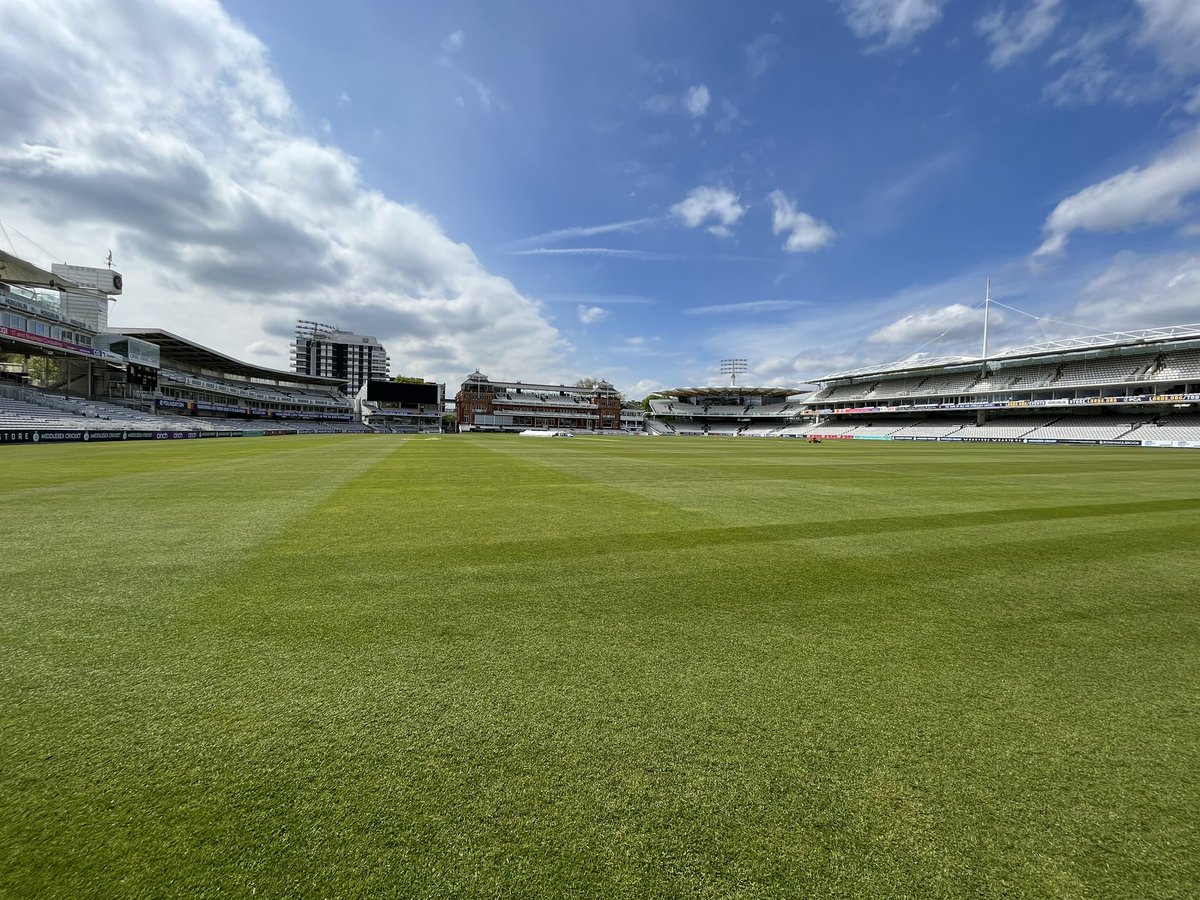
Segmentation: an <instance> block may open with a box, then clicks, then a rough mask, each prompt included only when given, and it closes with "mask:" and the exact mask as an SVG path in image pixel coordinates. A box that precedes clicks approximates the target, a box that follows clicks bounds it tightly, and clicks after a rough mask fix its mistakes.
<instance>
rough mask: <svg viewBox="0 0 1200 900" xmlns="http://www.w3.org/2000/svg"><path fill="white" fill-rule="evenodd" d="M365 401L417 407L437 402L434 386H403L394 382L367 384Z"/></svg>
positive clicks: (436, 391) (436, 389)
mask: <svg viewBox="0 0 1200 900" xmlns="http://www.w3.org/2000/svg"><path fill="white" fill-rule="evenodd" d="M367 399H368V400H376V401H378V402H380V403H399V404H402V405H404V406H418V405H421V404H426V403H428V404H433V403H437V402H438V388H437V385H436V384H403V383H400V382H396V381H371V382H368V383H367Z"/></svg>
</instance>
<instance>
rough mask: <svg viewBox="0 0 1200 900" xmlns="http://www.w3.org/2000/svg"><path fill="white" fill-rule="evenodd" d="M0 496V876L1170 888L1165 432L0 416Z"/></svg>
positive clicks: (218, 891)
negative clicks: (297, 426) (1092, 441)
mask: <svg viewBox="0 0 1200 900" xmlns="http://www.w3.org/2000/svg"><path fill="white" fill-rule="evenodd" d="M0 527H2V528H3V532H2V537H0V542H2V543H0V896H5V897H9V896H11V897H37V898H51V897H64V898H66V897H71V898H74V897H81V896H91V897H106V898H107V897H135V896H136V897H215V896H222V897H225V896H230V897H240V896H248V895H250V894H251V892H254V891H256V892H257V894H258V896H266V897H284V896H289V897H341V896H346V897H350V896H361V897H377V896H405V897H407V896H414V897H497V898H499V897H548V896H575V897H593V896H609V897H726V896H738V897H781V896H796V897H886V896H905V897H927V896H928V897H944V896H960V897H987V896H995V897H998V896H1005V897H1081V898H1083V897H1088V898H1095V897H1124V898H1143V897H1146V898H1148V897H1180V898H1182V897H1194V896H1196V894H1197V891H1198V890H1200V852H1198V850H1197V848H1198V847H1200V715H1198V713H1200V700H1198V685H1200V628H1198V625H1200V551H1198V548H1197V541H1198V539H1200V453H1194V452H1188V451H1170V450H1163V451H1155V450H1141V449H1127V448H1114V449H1101V448H1063V447H1058V448H1055V447H1033V446H1020V445H953V446H947V445H945V444H942V445H936V444H934V445H916V444H909V445H903V446H902V445H898V444H897V445H892V444H884V443H876V442H848V441H847V442H832V441H831V442H826V443H824V444H822V445H820V446H810V445H807V444H805V443H803V442H800V441H784V440H759V441H755V440H746V439H743V440H720V439H708V440H704V439H692V440H688V439H658V440H651V439H633V438H629V439H621V438H616V439H612V438H610V439H605V438H576V439H573V440H530V439H527V438H519V437H510V436H499V435H488V436H446V437H440V438H416V437H414V438H401V437H397V436H375V435H361V436H314V437H288V438H270V439H245V440H225V441H215V440H212V441H186V442H182V441H181V442H173V443H164V444H151V445H138V446H128V445H103V446H96V445H93V446H90V447H85V446H79V445H77V446H58V447H24V446H22V447H5V448H0Z"/></svg>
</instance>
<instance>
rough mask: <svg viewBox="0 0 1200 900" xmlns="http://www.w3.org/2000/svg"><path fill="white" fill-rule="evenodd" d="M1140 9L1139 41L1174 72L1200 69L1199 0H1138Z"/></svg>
mask: <svg viewBox="0 0 1200 900" xmlns="http://www.w3.org/2000/svg"><path fill="white" fill-rule="evenodd" d="M1137 5H1138V7H1139V8H1140V9H1141V12H1142V26H1141V30H1140V31H1139V33H1138V41H1139V42H1140V43H1141V44H1143V45H1146V46H1148V47H1150V48H1151V49H1153V50H1154V52H1155V53H1156V54H1157V55H1158V58H1159V59H1160V60H1161V61H1162V63H1163V64H1164V65H1165V66H1166V67H1167V68H1169V69H1171V70H1172V71H1173V72H1175V73H1177V74H1180V75H1189V74H1192V73H1195V72H1200V3H1197V2H1196V0H1137Z"/></svg>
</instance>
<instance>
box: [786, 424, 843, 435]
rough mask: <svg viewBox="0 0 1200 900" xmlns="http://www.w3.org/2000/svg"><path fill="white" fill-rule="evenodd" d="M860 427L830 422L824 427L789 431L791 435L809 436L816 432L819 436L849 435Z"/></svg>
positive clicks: (815, 426)
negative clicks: (810, 433)
mask: <svg viewBox="0 0 1200 900" xmlns="http://www.w3.org/2000/svg"><path fill="white" fill-rule="evenodd" d="M857 427H858V426H857V425H855V424H854V423H853V422H849V423H847V422H844V421H830V422H828V423H826V424H824V425H810V426H806V427H805V428H802V429H798V430H795V431H793V430H791V429H789V430H788V433H789V434H808V433H809V432H816V433H817V434H848V433H849V432H851V431H853V430H854V429H855V428H857Z"/></svg>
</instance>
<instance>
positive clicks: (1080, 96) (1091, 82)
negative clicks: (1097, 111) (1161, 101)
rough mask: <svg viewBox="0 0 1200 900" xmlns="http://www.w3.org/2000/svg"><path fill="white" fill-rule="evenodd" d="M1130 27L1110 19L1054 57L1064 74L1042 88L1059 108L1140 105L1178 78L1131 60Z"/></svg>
mask: <svg viewBox="0 0 1200 900" xmlns="http://www.w3.org/2000/svg"><path fill="white" fill-rule="evenodd" d="M1130 50H1131V38H1130V25H1129V23H1128V22H1127V21H1116V22H1108V23H1104V24H1101V25H1097V26H1095V27H1093V28H1089V29H1087V30H1085V31H1083V32H1080V33H1079V34H1077V35H1075V36H1074V37H1072V38H1071V40H1069V41H1067V42H1066V43H1065V44H1064V45H1063V46H1062V47H1061V48H1060V49H1059V50H1057V51H1055V52H1054V54H1053V55H1052V56H1051V57H1050V65H1052V66H1060V67H1062V69H1063V71H1062V73H1061V74H1060V75H1059V76H1058V77H1057V78H1055V79H1054V80H1053V81H1051V82H1050V83H1049V84H1048V85H1046V87H1045V89H1044V90H1043V92H1042V95H1043V97H1045V99H1046V100H1048V101H1049V102H1051V103H1053V104H1054V105H1056V106H1079V105H1087V106H1090V105H1093V104H1096V103H1102V102H1103V103H1117V104H1120V105H1122V106H1135V105H1137V104H1139V103H1145V102H1147V101H1149V100H1154V99H1157V98H1159V97H1161V96H1162V95H1163V94H1164V93H1166V92H1167V91H1168V90H1170V88H1171V86H1172V78H1171V77H1169V76H1167V75H1166V74H1165V73H1164V72H1163V71H1162V70H1151V71H1146V70H1145V68H1144V66H1140V65H1136V64H1134V60H1133V59H1132V58H1130Z"/></svg>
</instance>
